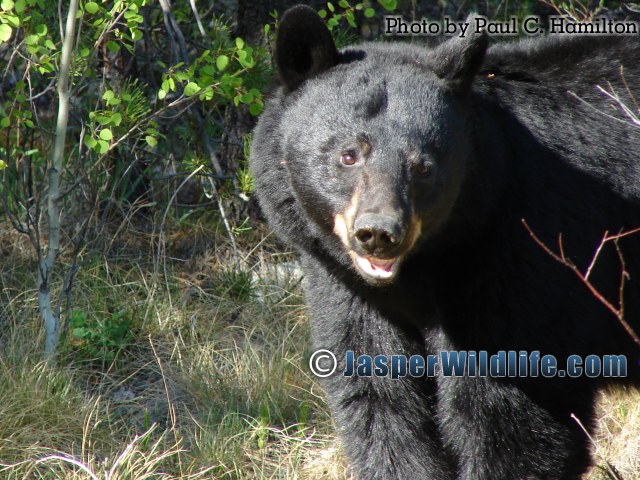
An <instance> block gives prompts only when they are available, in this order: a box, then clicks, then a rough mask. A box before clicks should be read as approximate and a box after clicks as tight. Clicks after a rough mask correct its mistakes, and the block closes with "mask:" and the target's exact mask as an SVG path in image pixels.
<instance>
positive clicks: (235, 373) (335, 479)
mask: <svg viewBox="0 0 640 480" xmlns="http://www.w3.org/2000/svg"><path fill="white" fill-rule="evenodd" d="M221 228H222V227H220V226H219V225H218V224H217V223H215V222H211V221H210V219H208V218H206V216H202V217H201V218H195V219H190V220H189V221H188V222H174V223H172V224H170V225H167V226H165V238H164V240H163V242H164V243H163V244H162V245H160V243H159V240H158V238H157V237H154V236H152V234H148V236H147V237H141V236H140V233H139V232H136V233H134V234H132V235H131V236H130V237H128V236H127V235H121V236H120V237H119V238H117V239H116V240H115V243H112V244H111V245H110V246H111V250H110V252H111V253H109V254H108V255H106V254H103V255H101V254H95V253H92V254H89V253H87V254H86V257H83V265H82V268H81V269H80V271H79V273H78V277H77V279H76V282H75V287H74V299H73V307H72V309H71V312H72V317H73V318H75V320H74V323H72V325H70V329H69V332H68V335H67V337H66V338H65V342H64V344H63V345H62V346H61V354H60V357H59V359H58V362H57V363H55V364H54V363H47V362H44V361H43V360H42V356H41V351H42V345H43V338H42V333H41V329H40V322H39V319H38V315H37V306H36V303H35V300H34V299H35V291H34V286H33V282H34V280H33V278H34V275H33V265H34V264H33V259H32V258H31V256H30V251H29V249H28V247H27V246H26V244H25V243H24V240H23V239H20V238H19V237H16V235H15V234H14V233H12V232H11V230H10V229H9V228H8V227H7V226H6V225H5V226H4V227H2V228H0V230H2V238H3V241H2V242H1V243H0V251H4V252H5V255H3V257H1V258H0V286H1V287H2V296H1V297H0V299H1V302H2V303H0V478H2V479H10V480H13V479H16V480H17V479H46V480H72V479H73V480H76V479H78V480H79V479H83V480H84V479H100V480H141V479H160V478H162V479H175V480H187V479H193V480H198V479H326V480H346V479H347V478H348V477H347V473H346V464H345V461H344V459H343V458H342V456H341V454H340V449H339V444H338V442H337V441H336V439H335V434H334V427H333V425H332V423H331V419H330V416H329V413H328V409H327V406H326V404H325V402H324V399H323V396H322V391H321V389H320V388H319V386H318V385H317V383H316V382H315V379H314V378H312V377H311V376H310V374H309V371H308V368H307V366H306V362H307V359H308V356H309V353H310V352H309V348H310V347H309V338H308V337H309V326H308V323H307V319H306V315H305V309H304V304H303V299H302V296H301V290H300V286H299V278H297V277H296V276H295V273H293V274H291V277H290V278H287V276H288V273H287V272H289V270H286V269H285V270H284V272H285V273H284V274H283V273H282V272H281V273H280V274H278V278H279V281H278V282H274V281H273V279H274V278H275V276H276V275H275V274H274V273H273V268H274V265H275V264H286V265H290V262H291V260H292V258H291V256H289V255H287V254H283V253H282V252H280V251H278V249H277V248H276V247H275V246H274V242H273V239H272V238H269V237H268V236H261V234H260V233H255V232H254V233H253V234H251V235H247V236H246V237H245V236H242V235H241V236H240V237H238V238H237V244H238V245H237V248H238V253H237V254H236V252H235V251H234V250H233V248H232V247H231V246H230V245H229V244H228V241H227V240H226V238H227V237H226V235H224V232H221V230H220V229H221ZM150 231H153V230H152V229H151V230H150ZM256 245H257V246H256ZM159 246H160V247H161V248H159ZM141 252H143V253H141ZM144 252H148V253H146V254H145V253H144ZM156 252H162V256H160V255H158V254H157V253H156ZM64 261H65V258H64V257H62V262H63V263H64ZM276 283H277V284H276ZM122 325H126V327H127V328H126V331H124V330H123V329H122ZM76 329H80V330H76ZM600 415H601V417H602V422H601V423H602V425H603V428H602V429H601V430H600V432H599V434H598V435H597V437H596V442H597V448H595V453H596V458H597V459H598V461H599V463H600V465H604V461H605V460H607V461H609V462H610V463H612V464H614V465H615V467H616V469H617V471H619V472H620V473H621V474H622V476H621V478H624V479H626V480H633V479H636V478H639V477H640V465H638V463H639V462H638V459H639V458H640V454H639V449H640V393H638V392H637V391H629V392H626V394H623V393H621V392H619V391H618V392H610V393H608V394H607V395H606V396H603V399H602V401H601V411H600ZM606 478H608V477H607V476H606V475H605V474H604V473H603V470H602V469H594V471H593V472H592V474H591V475H590V476H589V477H588V479H589V480H600V479H606Z"/></svg>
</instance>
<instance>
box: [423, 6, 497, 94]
mask: <svg viewBox="0 0 640 480" xmlns="http://www.w3.org/2000/svg"><path fill="white" fill-rule="evenodd" d="M466 23H467V25H469V27H468V29H469V31H468V32H467V34H466V35H465V36H464V37H456V38H452V39H451V40H447V41H446V42H444V43H443V44H441V45H439V46H438V47H437V48H436V49H434V50H433V51H432V53H431V55H432V56H431V62H429V67H430V68H431V69H432V70H433V71H434V72H435V74H436V75H437V76H438V77H440V78H441V79H443V80H445V81H446V82H447V83H448V85H449V86H450V88H451V89H452V90H453V91H456V92H465V91H467V90H468V89H469V88H470V87H471V84H472V83H473V78H474V77H475V75H476V73H477V72H478V70H479V69H480V66H481V65H482V61H483V60H484V54H485V52H486V51H487V47H488V45H489V39H488V37H487V33H486V32H485V31H484V30H477V29H476V28H475V26H476V21H475V15H474V14H472V15H469V16H468V17H467V20H466Z"/></svg>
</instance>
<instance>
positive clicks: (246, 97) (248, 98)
mask: <svg viewBox="0 0 640 480" xmlns="http://www.w3.org/2000/svg"><path fill="white" fill-rule="evenodd" d="M240 101H241V102H242V103H251V102H253V93H251V92H247V93H243V94H242V95H240Z"/></svg>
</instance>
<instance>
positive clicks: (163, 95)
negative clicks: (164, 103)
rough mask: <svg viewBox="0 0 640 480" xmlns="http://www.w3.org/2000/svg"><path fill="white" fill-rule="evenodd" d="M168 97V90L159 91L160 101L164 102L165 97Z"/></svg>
mask: <svg viewBox="0 0 640 480" xmlns="http://www.w3.org/2000/svg"><path fill="white" fill-rule="evenodd" d="M166 96H167V91H166V90H158V100H164V97H166Z"/></svg>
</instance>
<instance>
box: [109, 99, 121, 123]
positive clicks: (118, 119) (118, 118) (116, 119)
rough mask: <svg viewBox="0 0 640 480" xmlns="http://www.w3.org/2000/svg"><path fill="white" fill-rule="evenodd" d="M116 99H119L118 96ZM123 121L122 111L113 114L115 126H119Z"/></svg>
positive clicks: (112, 118)
mask: <svg viewBox="0 0 640 480" xmlns="http://www.w3.org/2000/svg"><path fill="white" fill-rule="evenodd" d="M115 100H118V99H117V98H116V99H115ZM119 102H120V100H118V103H119ZM121 123H122V114H121V113H120V112H115V113H114V114H113V115H111V125H113V126H114V127H117V126H118V125H120V124H121Z"/></svg>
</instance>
